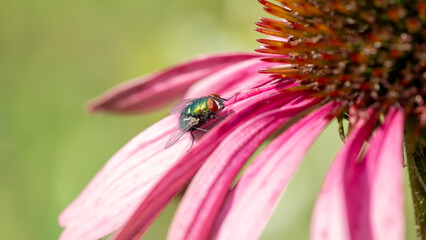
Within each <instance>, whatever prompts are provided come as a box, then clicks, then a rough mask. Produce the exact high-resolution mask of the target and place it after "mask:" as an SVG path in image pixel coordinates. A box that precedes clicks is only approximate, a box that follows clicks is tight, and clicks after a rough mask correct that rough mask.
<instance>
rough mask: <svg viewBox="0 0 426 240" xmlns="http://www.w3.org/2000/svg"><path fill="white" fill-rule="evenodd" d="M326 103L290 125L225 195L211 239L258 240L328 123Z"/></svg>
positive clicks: (332, 106)
mask: <svg viewBox="0 0 426 240" xmlns="http://www.w3.org/2000/svg"><path fill="white" fill-rule="evenodd" d="M336 106H337V104H335V103H329V104H327V105H325V106H323V107H322V108H320V109H318V110H316V111H315V112H314V113H312V114H310V115H309V116H307V117H305V118H303V119H302V120H301V121H299V122H297V123H296V124H294V125H293V126H292V127H291V128H290V129H288V130H287V131H286V132H284V133H283V134H281V135H280V136H279V137H278V138H276V139H275V140H274V141H273V142H272V143H271V144H269V146H268V147H267V148H266V149H265V150H263V151H262V153H261V154H260V155H259V156H258V157H257V158H256V159H255V160H254V162H253V163H252V164H251V165H250V166H249V167H248V168H247V170H246V171H245V172H244V174H243V175H242V177H241V179H240V181H239V182H238V184H237V185H236V186H235V187H234V189H232V191H231V193H230V194H229V195H228V196H227V199H226V202H225V204H224V205H223V207H222V209H221V213H220V214H219V216H220V217H219V218H218V219H217V220H216V224H215V225H216V226H215V228H214V229H213V231H212V235H213V236H214V237H213V238H214V239H258V238H259V237H260V234H261V233H262V230H263V229H264V227H265V225H266V223H267V221H268V219H269V218H270V216H271V214H272V212H273V209H274V208H275V206H276V204H277V202H278V200H279V197H280V196H281V194H282V192H283V190H284V189H285V187H286V186H287V184H288V182H289V180H290V178H291V177H292V175H293V173H294V172H295V170H296V169H297V167H298V166H299V163H300V162H301V160H302V159H303V157H304V155H305V153H306V151H307V150H308V148H309V147H310V146H311V144H312V143H313V141H314V140H315V139H316V137H317V136H318V135H319V134H320V133H321V131H322V130H323V128H324V127H325V126H326V125H327V124H328V123H329V121H330V118H328V115H329V114H330V113H331V112H332V111H333V110H334V109H335V108H336Z"/></svg>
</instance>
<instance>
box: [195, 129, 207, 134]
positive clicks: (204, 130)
mask: <svg viewBox="0 0 426 240" xmlns="http://www.w3.org/2000/svg"><path fill="white" fill-rule="evenodd" d="M195 129H197V130H200V131H203V132H209V130H206V129H202V128H195ZM191 134H192V132H191Z"/></svg>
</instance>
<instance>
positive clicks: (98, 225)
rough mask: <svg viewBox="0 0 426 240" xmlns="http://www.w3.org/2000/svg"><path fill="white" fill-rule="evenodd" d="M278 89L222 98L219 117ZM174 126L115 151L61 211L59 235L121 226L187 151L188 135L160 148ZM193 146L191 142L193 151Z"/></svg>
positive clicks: (172, 120) (162, 125)
mask: <svg viewBox="0 0 426 240" xmlns="http://www.w3.org/2000/svg"><path fill="white" fill-rule="evenodd" d="M283 86H285V84H284V85H283ZM276 88H277V85H274V86H271V85H268V86H264V87H262V88H257V89H252V90H249V91H245V92H242V93H240V94H239V95H237V96H236V97H235V98H234V99H233V100H231V101H228V102H226V103H227V107H226V108H225V111H223V115H222V116H226V115H228V114H231V113H232V112H233V111H235V112H238V111H240V110H241V109H244V108H245V107H246V106H247V105H250V104H253V103H255V102H257V101H259V100H260V99H262V98H266V97H267V96H269V95H271V93H273V92H276V91H277V90H276ZM235 115H236V114H235ZM176 124H177V119H176V116H169V117H167V118H165V119H163V120H162V121H160V122H158V123H156V124H154V125H153V126H151V127H150V128H148V129H146V130H144V131H143V132H142V133H141V134H139V135H138V136H137V137H135V138H134V139H132V140H131V141H130V142H129V143H128V144H126V145H125V146H124V147H123V148H122V149H121V150H120V151H119V152H117V153H116V154H115V155H114V156H113V157H112V158H111V159H110V160H109V161H108V162H107V164H106V165H105V166H104V167H103V168H102V169H101V171H100V172H99V173H98V174H97V175H96V177H95V178H94V179H93V180H92V182H91V183H90V184H89V185H88V186H87V187H86V189H85V190H84V191H83V192H82V193H81V194H80V196H79V197H78V198H77V199H76V200H75V201H74V202H73V203H72V204H70V206H68V208H67V209H66V210H65V211H64V212H63V213H62V214H61V216H60V218H59V222H60V224H61V225H62V226H66V229H65V230H64V232H63V233H62V235H61V238H62V239H75V238H78V239H90V238H92V239H93V238H101V237H103V236H105V235H107V234H109V233H111V232H112V231H114V230H116V229H118V228H119V227H121V226H122V225H123V224H124V223H125V221H126V220H127V219H128V218H129V217H130V216H131V214H132V213H133V212H134V211H135V209H136V208H137V206H138V205H139V203H140V202H141V201H142V200H143V199H144V198H145V197H147V194H148V193H149V192H150V191H152V189H153V188H154V187H155V185H156V184H157V183H158V182H159V181H160V180H161V179H162V178H165V177H167V176H168V175H167V174H169V173H168V171H169V170H170V169H172V168H173V166H174V165H176V164H177V163H178V162H177V160H178V159H180V158H181V157H182V156H183V155H185V154H186V151H187V150H188V148H189V146H190V142H191V138H190V135H189V134H187V135H185V136H184V137H183V138H184V139H182V140H180V141H179V142H178V143H176V145H174V146H173V147H171V148H169V149H167V150H164V145H165V143H166V141H167V140H168V137H169V135H170V132H171V131H173V130H174V128H175V125H176ZM211 132H214V129H213V130H212V131H211ZM196 148H197V146H194V148H193V150H195V149H196Z"/></svg>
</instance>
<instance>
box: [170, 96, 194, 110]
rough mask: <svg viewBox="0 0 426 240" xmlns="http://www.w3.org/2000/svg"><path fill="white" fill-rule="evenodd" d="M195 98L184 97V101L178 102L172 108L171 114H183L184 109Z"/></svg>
mask: <svg viewBox="0 0 426 240" xmlns="http://www.w3.org/2000/svg"><path fill="white" fill-rule="evenodd" d="M194 100H195V99H193V98H191V99H183V100H182V101H180V102H178V103H176V105H174V106H173V107H172V109H171V110H170V113H171V114H181V113H182V110H183V109H184V108H186V107H187V106H188V105H189V104H191V103H192V102H193V101H194Z"/></svg>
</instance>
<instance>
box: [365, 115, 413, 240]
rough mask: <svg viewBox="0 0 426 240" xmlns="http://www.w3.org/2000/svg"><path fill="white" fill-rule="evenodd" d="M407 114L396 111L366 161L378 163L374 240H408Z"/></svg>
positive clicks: (373, 199)
mask: <svg viewBox="0 0 426 240" xmlns="http://www.w3.org/2000/svg"><path fill="white" fill-rule="evenodd" d="M403 132H404V111H403V110H401V109H396V108H393V109H391V110H390V111H389V113H388V115H387V116H386V120H385V123H384V125H383V126H382V127H381V128H380V129H379V132H378V133H377V135H376V136H375V138H374V139H373V140H372V141H371V144H370V149H371V150H370V151H369V152H368V153H367V159H366V160H365V161H366V162H367V161H370V160H371V162H373V163H374V161H376V163H375V166H374V169H372V171H371V173H372V176H371V178H372V179H371V180H372V182H373V183H372V187H371V199H370V201H371V202H370V205H371V212H370V213H371V214H370V221H371V227H372V233H373V239H380V240H381V239H383V240H385V239H386V240H388V239H389V240H392V239H404V234H405V228H404V227H405V213H404V191H403V177H402V169H401V166H402V164H403V161H404V160H403V156H404V154H403V150H402V149H403Z"/></svg>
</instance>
